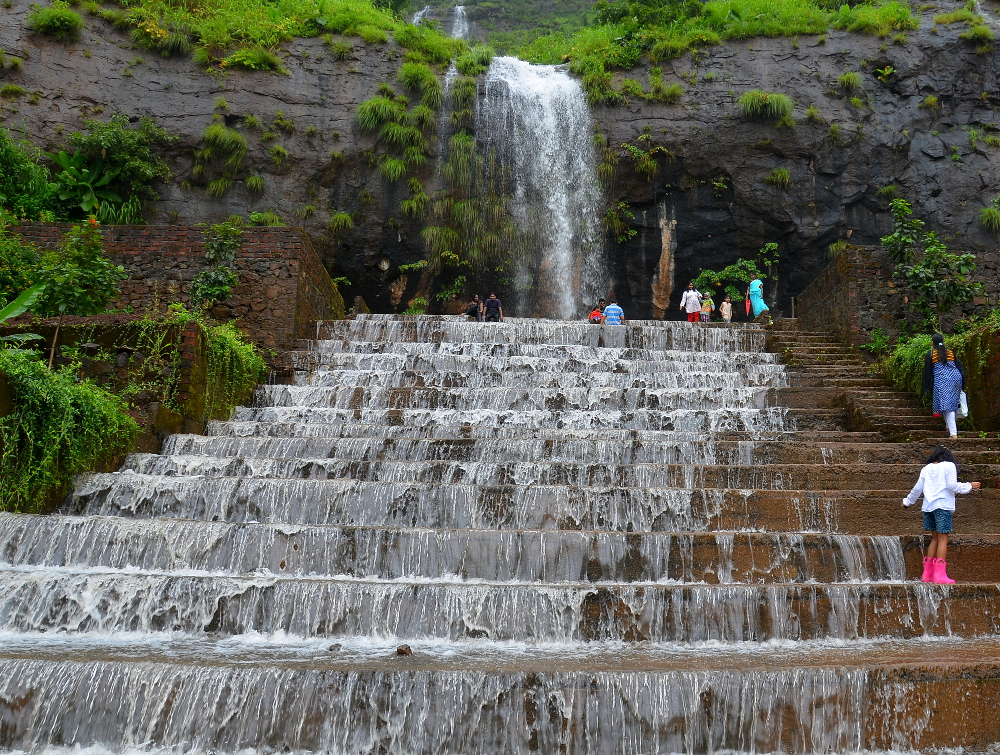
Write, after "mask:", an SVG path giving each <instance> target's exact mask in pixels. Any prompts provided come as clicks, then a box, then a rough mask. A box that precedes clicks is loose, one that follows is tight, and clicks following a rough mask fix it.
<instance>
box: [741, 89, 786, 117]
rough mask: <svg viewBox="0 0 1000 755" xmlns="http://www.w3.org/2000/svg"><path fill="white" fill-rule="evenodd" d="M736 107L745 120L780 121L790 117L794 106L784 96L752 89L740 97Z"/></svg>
mask: <svg viewBox="0 0 1000 755" xmlns="http://www.w3.org/2000/svg"><path fill="white" fill-rule="evenodd" d="M737 106H738V107H739V111H740V114H741V115H742V116H744V117H745V118H754V119H765V118H773V119H775V120H780V119H782V118H786V117H791V115H792V109H793V108H794V106H795V105H794V103H793V102H792V99H791V97H789V96H788V95H786V94H778V93H775V92H765V91H763V90H762V89H752V90H751V91H749V92H744V93H743V94H742V95H740V98H739V100H738V102H737Z"/></svg>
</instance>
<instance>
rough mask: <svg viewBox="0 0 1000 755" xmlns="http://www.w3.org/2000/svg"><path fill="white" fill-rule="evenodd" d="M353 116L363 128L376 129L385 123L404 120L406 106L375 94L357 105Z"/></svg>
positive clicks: (367, 129)
mask: <svg viewBox="0 0 1000 755" xmlns="http://www.w3.org/2000/svg"><path fill="white" fill-rule="evenodd" d="M355 117H356V118H357V120H358V125H359V126H361V128H362V129H363V130H365V131H376V130H378V129H379V128H381V127H382V126H383V125H384V124H386V123H390V122H399V121H402V120H404V119H405V118H406V108H405V107H404V106H402V105H401V104H400V103H398V102H396V101H395V100H391V99H389V98H388V97H385V96H383V95H376V96H375V97H372V98H371V99H369V100H365V101H364V102H362V103H361V104H360V105H358V112H357V114H356V116H355Z"/></svg>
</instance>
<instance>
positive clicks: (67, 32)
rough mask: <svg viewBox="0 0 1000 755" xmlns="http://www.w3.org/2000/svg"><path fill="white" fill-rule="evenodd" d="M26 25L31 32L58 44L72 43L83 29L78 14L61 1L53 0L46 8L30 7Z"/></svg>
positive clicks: (81, 20)
mask: <svg viewBox="0 0 1000 755" xmlns="http://www.w3.org/2000/svg"><path fill="white" fill-rule="evenodd" d="M26 24H27V26H28V28H29V29H31V30H32V31H34V32H37V33H38V34H44V35H45V36H47V37H53V38H55V39H56V40H57V41H59V42H74V41H75V40H77V39H78V38H79V37H80V31H81V30H82V29H83V19H82V18H81V17H80V14H79V13H77V12H76V11H74V10H72V9H71V8H70V7H69V3H65V2H63V1H62V0H55V2H53V3H52V4H51V5H49V6H48V7H47V8H42V7H41V6H38V5H34V6H32V10H31V13H29V14H28V19H27V21H26Z"/></svg>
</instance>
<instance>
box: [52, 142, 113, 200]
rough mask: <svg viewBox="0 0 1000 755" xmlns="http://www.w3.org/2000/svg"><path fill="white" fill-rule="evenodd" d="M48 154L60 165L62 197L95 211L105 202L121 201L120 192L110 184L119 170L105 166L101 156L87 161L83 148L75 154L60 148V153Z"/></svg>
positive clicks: (58, 178)
mask: <svg viewBox="0 0 1000 755" xmlns="http://www.w3.org/2000/svg"><path fill="white" fill-rule="evenodd" d="M48 156H49V157H51V158H52V161H53V162H54V163H55V164H56V165H57V166H59V168H61V170H60V172H59V173H57V174H56V182H57V183H58V184H59V198H60V199H64V200H70V202H71V203H72V204H74V205H76V207H78V208H79V209H80V210H82V211H83V213H84V214H89V213H91V212H93V211H94V210H95V209H96V208H97V207H98V206H99V205H101V204H104V203H105V202H121V201H122V198H121V196H119V194H118V193H117V192H115V191H113V190H112V189H111V187H110V185H109V184H110V183H111V181H112V180H113V179H114V177H115V176H117V175H118V171H117V170H115V169H114V168H110V169H106V168H105V166H104V160H103V159H102V158H98V159H97V160H95V161H93V162H90V163H88V162H87V158H86V156H85V155H83V154H82V153H81V152H80V150H77V151H76V152H74V153H73V154H72V155H69V154H67V153H66V152H64V151H62V150H60V151H59V152H58V154H51V153H50V154H48Z"/></svg>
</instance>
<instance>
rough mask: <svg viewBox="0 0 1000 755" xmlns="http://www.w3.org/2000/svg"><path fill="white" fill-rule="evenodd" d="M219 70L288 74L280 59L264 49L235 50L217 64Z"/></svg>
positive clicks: (246, 48)
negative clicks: (237, 69) (236, 69)
mask: <svg viewBox="0 0 1000 755" xmlns="http://www.w3.org/2000/svg"><path fill="white" fill-rule="evenodd" d="M219 68H222V69H226V68H241V69H243V70H247V71H274V72H275V73H281V74H287V73H288V71H286V70H285V68H284V66H282V65H281V58H279V57H278V56H277V55H275V54H274V53H273V52H271V51H270V50H268V49H266V48H264V47H244V48H243V49H241V50H237V51H236V52H234V53H233V54H232V55H227V56H226V57H225V58H224V59H223V60H222V61H221V62H220V63H219Z"/></svg>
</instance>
